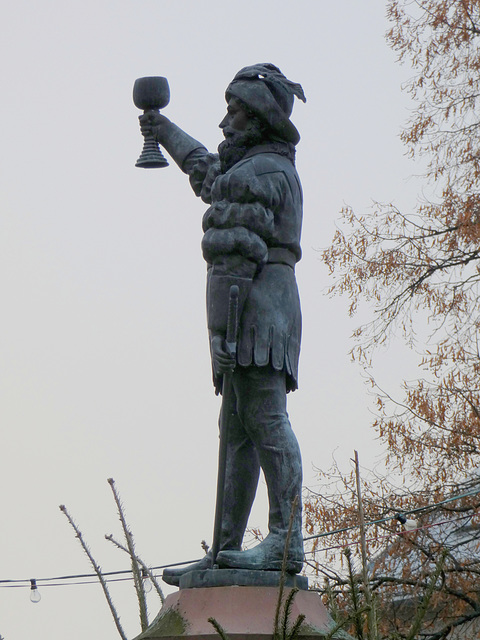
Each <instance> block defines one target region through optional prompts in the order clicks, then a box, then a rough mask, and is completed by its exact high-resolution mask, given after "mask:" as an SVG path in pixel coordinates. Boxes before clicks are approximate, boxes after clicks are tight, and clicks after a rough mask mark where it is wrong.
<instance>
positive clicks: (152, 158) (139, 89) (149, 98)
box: [133, 76, 170, 169]
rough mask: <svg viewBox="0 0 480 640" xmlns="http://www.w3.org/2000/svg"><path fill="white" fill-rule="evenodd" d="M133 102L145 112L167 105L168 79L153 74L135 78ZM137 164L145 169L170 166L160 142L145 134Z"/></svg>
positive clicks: (168, 99) (168, 96)
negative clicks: (161, 149)
mask: <svg viewBox="0 0 480 640" xmlns="http://www.w3.org/2000/svg"><path fill="white" fill-rule="evenodd" d="M133 102H134V104H135V106H136V107H138V108H139V109H143V111H144V112H145V113H146V112H147V111H151V110H154V111H159V110H160V109H163V107H166V106H167V104H168V103H169V102H170V88H169V86H168V81H167V79H166V78H162V77H160V76H153V77H146V78H138V79H137V80H135V84H134V86H133ZM135 166H136V167H143V168H144V169H151V168H155V167H168V162H167V160H166V159H165V157H164V155H163V153H162V152H161V151H160V147H159V145H158V142H157V141H156V140H155V139H154V138H153V137H152V136H149V135H146V136H145V142H144V145H143V150H142V153H141V155H140V157H139V158H138V160H137V162H136V163H135Z"/></svg>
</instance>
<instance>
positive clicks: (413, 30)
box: [305, 0, 480, 639]
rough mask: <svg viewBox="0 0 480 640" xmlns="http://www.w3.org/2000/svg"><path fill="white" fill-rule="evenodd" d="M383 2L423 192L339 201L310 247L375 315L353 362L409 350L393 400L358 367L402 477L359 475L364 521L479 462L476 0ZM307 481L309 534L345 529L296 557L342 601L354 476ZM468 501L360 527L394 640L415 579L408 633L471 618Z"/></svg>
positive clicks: (473, 577) (477, 560)
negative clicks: (412, 357) (406, 528)
mask: <svg viewBox="0 0 480 640" xmlns="http://www.w3.org/2000/svg"><path fill="white" fill-rule="evenodd" d="M387 13H388V17H389V19H390V22H391V25H392V27H391V29H390V31H389V32H388V34H387V40H388V43H389V45H390V46H391V47H392V48H393V49H394V50H395V51H396V52H397V53H398V56H399V60H400V61H401V62H403V63H408V64H410V65H411V67H412V69H413V75H412V78H411V80H410V81H409V83H408V84H407V86H406V87H405V88H406V90H407V91H409V92H410V94H411V96H412V98H413V100H414V101H415V110H414V113H413V117H412V119H411V121H410V122H409V123H408V124H407V126H406V128H405V129H404V131H403V133H402V139H403V141H404V142H405V144H406V146H407V148H408V151H409V153H410V155H411V156H412V157H413V158H423V160H424V161H426V162H427V167H428V168H427V175H426V187H425V189H426V190H427V191H428V192H429V193H430V196H429V197H428V199H423V200H422V201H419V203H418V206H417V207H416V209H415V210H414V211H411V212H408V213H407V212H402V211H400V210H398V208H396V207H394V206H393V205H388V204H380V203H376V204H375V206H374V208H373V211H372V212H371V213H369V214H366V215H359V214H358V213H356V212H355V211H353V210H352V209H351V208H350V207H346V208H345V209H344V210H343V212H342V220H341V224H340V226H339V229H338V231H337V232H336V234H335V237H334V239H333V242H332V244H331V246H330V247H329V248H328V249H326V250H325V251H324V252H323V259H324V261H325V263H326V264H327V266H328V267H329V269H330V272H331V273H332V275H333V276H334V284H333V285H332V287H331V289H330V294H331V295H336V294H343V295H346V296H348V298H349V300H350V313H351V314H355V313H356V311H357V310H358V308H359V307H360V306H361V305H362V304H364V303H365V302H367V303H368V304H369V305H370V307H372V306H373V308H374V319H373V320H372V321H371V322H369V323H368V324H366V325H363V326H361V327H360V328H359V329H358V330H357V331H356V332H355V338H356V342H355V347H354V349H353V350H352V356H353V357H354V359H356V360H359V361H360V362H362V364H363V365H364V366H365V367H366V368H367V370H369V371H371V369H370V367H371V365H372V357H373V355H374V352H375V349H376V348H377V347H378V346H379V345H382V344H386V343H387V342H388V340H389V338H390V337H391V336H392V335H398V334H400V335H402V336H403V338H404V339H405V340H406V341H407V343H408V344H411V345H412V346H414V347H415V348H416V349H417V351H418V352H419V353H420V356H421V363H420V366H421V377H419V379H418V380H416V381H414V382H404V389H405V395H404V398H403V399H398V398H396V399H392V398H391V397H390V396H389V395H388V394H386V393H385V392H383V391H381V390H380V389H378V387H376V385H375V381H374V379H373V376H372V384H373V385H374V388H375V389H376V392H377V401H378V417H377V419H376V421H375V428H376V430H377V432H378V434H379V436H380V438H381V439H382V440H383V442H384V443H385V444H386V445H387V448H388V461H387V464H388V465H389V468H390V469H391V470H392V472H393V471H395V472H396V473H397V474H398V475H399V477H403V478H404V481H405V483H404V484H402V483H400V485H399V486H401V488H400V489H399V488H398V486H393V485H392V484H390V483H389V482H388V481H387V480H386V479H385V478H374V479H373V480H372V479H370V480H369V481H368V482H367V483H365V486H364V487H363V494H364V501H365V509H366V514H367V519H368V520H371V521H374V520H383V519H384V518H385V517H390V518H391V517H393V516H394V515H395V514H396V513H400V512H409V511H411V510H413V509H416V508H421V507H425V506H427V505H432V504H433V503H438V502H442V501H443V500H445V498H447V497H448V496H451V495H452V492H454V493H455V494H458V493H461V492H462V491H463V489H464V488H465V487H467V488H469V489H471V486H472V483H473V486H479V485H478V483H479V479H478V476H476V469H477V467H478V464H479V462H480V460H479V458H477V455H479V453H480V383H479V380H480V376H479V374H480V351H479V345H478V342H479V340H478V335H479V329H480V313H479V311H480V309H479V303H478V301H479V293H480V289H479V285H480V193H479V190H478V186H477V185H478V180H479V177H480V48H479V42H480V41H479V36H480V2H479V0H388V2H387ZM471 478H474V480H473V481H472V480H471ZM467 479H470V480H467ZM321 480H322V481H323V482H322V485H323V486H325V485H326V486H327V489H326V491H324V490H323V488H322V495H315V494H311V495H310V497H309V498H308V499H307V501H306V505H305V514H306V522H307V529H308V531H309V533H310V534H312V535H313V534H315V533H318V531H332V530H337V529H342V528H347V531H345V532H341V533H338V534H335V535H334V536H330V537H328V538H317V539H314V540H313V541H312V542H311V544H312V549H311V551H310V556H309V562H310V563H311V566H312V568H313V569H314V570H315V571H316V572H317V574H318V576H319V579H320V578H322V577H323V578H324V579H326V580H327V581H328V585H327V586H325V585H324V584H323V582H322V580H320V581H319V587H320V588H321V589H323V590H324V592H325V597H326V598H332V594H333V595H334V596H336V598H335V606H338V607H340V609H342V608H344V609H345V608H348V606H349V598H350V596H349V595H348V580H347V579H346V578H345V575H346V574H345V571H344V569H345V566H343V567H342V562H343V563H345V556H344V555H342V554H341V550H342V548H344V547H345V546H346V545H347V544H348V545H352V544H353V547H352V549H355V544H356V542H358V539H356V537H355V536H358V529H357V528H356V525H357V522H358V518H357V507H356V497H355V482H354V478H353V477H349V476H345V475H343V474H342V473H340V472H339V471H338V469H333V470H331V471H330V472H328V473H327V474H324V475H323V478H321ZM328 487H330V489H329V488H328ZM405 487H411V488H410V489H409V490H406V489H405ZM478 501H479V498H478V495H469V496H466V497H464V498H462V499H460V500H457V501H454V502H449V503H446V504H444V505H443V506H441V507H437V508H436V509H427V510H426V511H422V512H419V513H421V514H422V515H421V516H419V522H420V524H421V525H422V526H424V525H426V526H428V528H426V529H421V530H420V531H417V532H414V533H409V534H405V533H401V527H400V525H399V523H398V521H397V520H395V519H389V520H387V521H383V522H379V523H378V524H376V525H372V526H370V527H369V530H368V534H367V537H368V538H369V552H370V557H373V558H375V561H372V566H371V567H370V570H371V575H372V587H373V590H374V593H376V595H377V598H378V603H379V609H380V611H381V612H382V614H383V617H382V621H381V623H380V628H381V631H382V633H383V634H385V635H386V636H387V637H408V629H407V626H406V624H405V619H406V618H408V616H409V615H410V617H411V615H412V607H413V608H414V609H415V608H416V607H418V606H419V602H420V600H421V598H422V593H425V590H426V587H427V584H428V585H429V588H431V589H433V591H432V594H433V595H432V596H431V601H430V603H429V607H428V612H427V616H426V618H425V620H424V621H423V626H422V630H421V631H420V632H419V635H418V637H425V638H438V639H440V638H444V637H446V636H447V634H448V633H449V632H450V631H451V630H452V629H454V628H455V627H456V626H458V625H459V624H464V623H466V622H467V621H469V620H472V619H473V620H474V619H477V618H480V587H478V585H479V584H480V581H479V571H480V549H479V548H478V545H479V538H480V534H479V529H478V525H479V520H478V515H477V509H478V506H479V503H478ZM460 517H462V518H464V519H463V520H459V518H460ZM442 522H443V523H444V524H440V523H442ZM431 525H432V526H431ZM350 527H353V528H352V529H350ZM326 547H331V548H330V550H326V551H325V548H326ZM444 550H446V556H445V564H444V566H443V567H442V569H441V571H440V573H439V576H440V577H439V579H438V581H436V583H435V585H434V586H433V587H432V586H431V584H430V583H429V582H428V580H429V576H432V575H433V574H434V572H435V567H437V561H438V558H439V556H440V555H441V554H442V553H443V551H444ZM408 607H410V610H409V609H408ZM395 634H397V635H395ZM371 637H372V636H371ZM472 637H477V636H472Z"/></svg>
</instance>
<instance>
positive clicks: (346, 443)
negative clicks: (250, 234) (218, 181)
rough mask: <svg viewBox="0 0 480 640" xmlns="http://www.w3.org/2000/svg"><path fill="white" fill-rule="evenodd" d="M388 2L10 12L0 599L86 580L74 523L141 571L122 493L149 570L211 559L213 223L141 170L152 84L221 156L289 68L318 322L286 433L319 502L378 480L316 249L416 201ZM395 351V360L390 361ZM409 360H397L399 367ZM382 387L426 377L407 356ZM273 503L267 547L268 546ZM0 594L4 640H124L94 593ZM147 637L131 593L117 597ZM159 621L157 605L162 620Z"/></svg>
mask: <svg viewBox="0 0 480 640" xmlns="http://www.w3.org/2000/svg"><path fill="white" fill-rule="evenodd" d="M383 4H384V3H383V2H382V0H362V2H359V1H358V0H337V2H331V1H329V2H327V1H325V0H315V1H314V0H296V2H295V4H293V3H291V2H287V1H286V0H275V1H273V0H272V1H269V0H243V2H241V3H239V2H236V3H227V2H225V1H224V0H223V1H220V0H205V1H204V2H199V1H196V2H193V1H191V0H182V1H179V0H141V1H140V2H138V1H137V2H134V1H133V0H115V1H114V0H81V1H80V0H68V2H61V1H60V0H42V2H31V1H30V0H15V2H9V3H3V7H2V10H1V14H0V18H1V24H2V55H1V56H0V65H1V80H2V89H3V90H2V99H1V103H0V110H1V117H0V127H1V138H0V139H1V154H0V162H1V171H0V203H1V209H0V211H1V215H0V244H1V247H0V294H1V301H2V309H1V314H0V345H1V347H0V421H1V428H2V444H1V447H0V474H1V480H2V482H1V485H2V493H1V498H0V505H1V510H0V514H1V526H0V540H1V549H2V553H1V561H0V580H6V579H28V578H37V579H40V578H46V577H56V576H64V575H70V574H81V573H89V572H90V571H91V569H90V566H89V565H88V561H87V559H86V557H85V556H84V555H83V554H82V552H81V550H80V547H79V545H78V542H77V541H76V540H75V538H74V536H73V533H72V532H71V530H70V529H69V526H68V524H67V522H66V520H65V519H64V517H63V516H62V514H61V513H60V511H59V510H58V505H59V504H61V503H65V504H66V505H67V507H68V508H69V509H70V511H71V512H72V514H73V515H74V516H75V517H76V519H77V521H78V523H79V525H80V528H81V529H82V531H83V533H84V534H85V536H86V538H87V540H88V541H89V543H90V546H91V548H92V550H93V552H94V554H95V555H96V557H97V559H98V561H99V562H100V563H101V565H102V567H103V569H104V570H105V571H114V570H119V569H126V568H128V565H129V563H128V559H127V558H126V557H124V556H122V554H121V552H119V551H117V550H115V549H113V548H111V545H109V544H108V543H107V542H106V541H104V540H103V535H104V534H105V533H115V534H116V535H117V536H120V533H119V523H118V519H117V517H116V513H115V509H114V504H113V501H112V499H111V496H110V489H109V487H108V485H107V482H106V479H107V478H108V477H111V476H113V477H114V478H115V480H116V481H117V485H118V488H119V490H120V492H121V494H122V496H123V498H124V501H125V504H126V508H127V515H128V517H129V521H130V523H131V526H132V529H133V531H134V534H135V536H136V542H137V549H138V552H139V553H140V555H141V556H142V557H143V558H144V559H145V560H146V561H147V563H149V564H151V565H153V566H156V565H160V564H164V563H169V562H176V561H181V560H187V559H190V558H196V557H199V556H201V555H202V552H201V549H200V541H201V540H202V539H203V538H205V539H206V540H207V541H208V542H209V543H210V542H211V535H212V523H213V508H214V499H215V495H214V494H215V483H216V457H217V433H218V432H217V415H218V410H219V406H220V404H219V399H218V398H217V397H215V395H214V393H213V389H212V385H211V376H210V362H209V353H208V342H207V333H206V328H205V312H204V296H205V294H204V285H205V264H204V261H203V259H202V256H201V251H200V241H201V236H202V231H201V216H202V214H203V211H204V209H205V206H204V204H203V203H202V202H201V201H200V200H198V199H196V198H195V197H194V195H193V192H191V190H190V187H189V184H188V180H187V179H186V177H185V176H184V175H183V174H182V173H181V172H180V171H179V170H178V168H177V167H176V166H175V165H174V164H173V163H172V166H170V167H168V168H166V169H161V170H142V169H137V168H135V166H134V165H135V161H136V159H137V157H138V155H139V153H140V151H141V147H142V138H141V135H140V133H139V130H138V122H137V117H138V115H139V112H138V110H137V109H136V108H135V106H134V105H133V103H132V97H131V96H132V87H133V82H134V80H135V78H137V77H139V76H145V75H163V76H166V77H167V78H168V80H169V83H170V88H171V102H170V105H169V106H168V107H167V108H166V109H165V114H166V115H168V116H169V117H170V118H171V119H173V120H174V121H175V122H177V123H178V124H179V125H180V126H182V127H183V128H185V129H186V130H187V131H188V132H189V133H190V134H191V135H193V136H194V137H196V138H197V139H199V140H201V141H202V142H203V143H204V144H205V145H206V146H207V147H208V148H209V149H211V150H215V149H216V146H217V145H218V143H219V142H220V141H221V132H220V130H219V129H218V123H219V122H220V121H221V119H222V118H223V115H224V111H225V101H224V90H225V88H226V86H227V84H228V83H229V81H230V80H231V79H232V78H233V76H234V75H235V73H236V72H237V71H238V70H239V69H240V68H241V67H243V66H246V65H248V64H253V63H256V62H273V63H274V64H276V65H278V66H279V67H280V68H281V70H282V71H283V72H284V73H285V74H286V75H287V77H288V78H290V79H291V80H293V81H296V82H300V83H301V84H302V85H303V88H304V90H305V94H306V96H307V103H306V104H303V103H300V102H297V104H296V106H295V109H294V114H293V117H292V119H293V121H294V123H295V125H296V126H297V128H298V129H299V131H300V133H301V135H302V140H301V142H300V144H299V146H298V153H297V166H298V171H299V174H300V177H301V180H302V183H303V188H304V193H305V208H304V228H303V252H304V258H303V260H302V262H301V263H300V264H299V265H298V268H297V276H298V282H299V287H300V295H301V300H302V308H303V315H304V338H303V346H302V356H301V362H300V389H299V391H298V392H296V393H295V394H293V395H291V396H289V412H290V416H291V420H292V424H293V427H294V429H295V431H296V433H297V436H298V439H299V442H300V446H301V449H302V452H303V459H304V468H305V472H304V475H305V484H306V485H307V486H315V485H316V479H315V467H318V468H326V467H328V466H329V465H330V462H331V457H332V454H333V452H334V451H335V452H336V453H335V455H336V457H337V458H338V460H339V462H340V464H341V465H342V466H344V467H345V468H348V461H349V458H350V457H352V455H353V450H354V449H357V450H358V451H359V455H360V459H361V461H362V462H363V464H364V465H365V466H372V465H374V464H376V463H377V462H378V461H380V460H381V459H382V453H381V450H380V448H379V447H378V444H377V443H376V442H375V434H374V432H373V431H372V430H371V428H370V422H371V413H370V411H371V403H372V401H371V398H370V396H369V395H368V389H367V387H366V386H365V384H364V380H363V378H362V375H361V371H360V370H359V369H358V368H356V366H355V365H353V364H351V363H350V360H349V356H348V351H349V349H350V348H351V346H352V343H351V341H350V334H351V332H352V330H353V328H354V326H355V323H352V321H351V320H349V319H348V318H347V314H346V306H347V303H346V301H345V300H330V299H328V298H327V297H325V296H324V291H325V288H326V287H327V286H328V283H329V279H328V274H327V271H326V268H325V267H324V266H323V264H322V263H321V261H320V259H319V249H321V248H322V247H325V246H327V245H328V244H329V242H330V241H331V238H332V236H333V233H334V230H335V222H336V220H338V216H339V211H340V209H341V208H342V206H343V205H344V204H345V203H348V204H351V205H353V206H354V207H355V208H356V209H357V210H358V211H359V212H366V211H367V210H368V208H369V207H370V206H371V203H372V200H373V199H376V200H380V201H392V200H393V201H394V202H395V203H396V204H397V205H398V206H401V207H407V208H408V206H409V205H410V204H411V203H412V202H414V201H415V197H416V191H417V189H418V185H417V183H416V182H415V181H412V180H410V181H409V180H408V178H409V176H410V175H412V174H414V173H415V172H416V168H415V167H414V166H413V165H412V164H411V162H410V161H409V160H407V159H406V157H405V156H404V149H403V147H402V145H401V143H400V141H399V137H398V134H399V132H400V129H401V126H402V124H404V123H405V121H406V119H407V118H408V110H409V107H410V106H411V105H410V103H409V101H408V97H407V96H406V95H405V94H404V93H402V91H401V84H402V82H403V81H404V80H405V79H406V78H407V76H408V69H405V68H402V67H400V66H399V65H398V64H396V63H395V56H394V54H393V53H392V52H391V51H390V50H389V49H388V48H387V46H386V44H385V41H384V33H385V31H386V29H387V27H388V25H387V23H386V19H385V16H384V6H383ZM392 349H394V347H392ZM399 354H401V355H399ZM382 358H383V363H384V365H383V368H381V369H380V370H379V375H380V376H381V381H382V382H383V383H384V386H386V385H389V388H393V387H395V385H398V383H399V376H400V375H401V374H402V372H403V371H405V372H406V373H405V375H408V372H409V371H410V372H411V370H410V367H411V366H412V365H411V362H410V359H409V358H408V354H407V355H406V356H405V355H404V354H403V352H400V351H399V353H397V352H396V351H395V350H391V351H389V352H388V353H387V354H384V355H383V356H382ZM264 494H265V487H264V483H263V481H262V482H261V485H260V488H259V496H258V505H257V506H256V507H255V509H254V512H253V514H252V518H251V524H252V525H253V526H259V527H261V528H263V529H265V526H266V504H265V497H264ZM60 584H61V586H49V587H47V586H45V587H44V588H41V593H42V600H41V602H40V603H39V604H37V605H33V604H31V603H30V601H29V592H28V588H25V587H21V588H12V587H8V588H4V587H1V583H0V635H2V636H3V637H4V640H25V639H26V638H38V639H39V640H47V639H48V640H57V639H58V640H63V639H64V638H65V637H66V636H67V635H68V638H69V640H80V639H82V640H84V638H86V637H89V638H93V637H95V638H102V639H103V640H110V639H112V640H113V639H114V638H116V637H118V636H117V632H116V630H115V627H114V625H113V622H112V620H111V618H110V614H109V612H108V610H107V606H106V604H105V602H104V600H103V595H102V593H101V590H100V587H99V586H98V585H96V584H93V585H81V586H68V585H67V584H65V583H64V582H61V583H60ZM112 594H113V597H114V599H115V600H116V602H117V603H118V608H119V611H120V614H121V616H122V620H123V622H124V624H125V628H126V631H127V634H128V635H129V637H133V636H135V635H136V634H137V633H138V631H139V624H138V621H137V612H136V604H135V599H134V595H133V586H132V583H131V582H126V583H118V584H114V585H112ZM157 608H158V605H157V604H156V602H154V601H153V600H152V603H151V609H152V613H155V611H156V609H157Z"/></svg>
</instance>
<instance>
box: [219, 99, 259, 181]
mask: <svg viewBox="0 0 480 640" xmlns="http://www.w3.org/2000/svg"><path fill="white" fill-rule="evenodd" d="M219 127H220V128H221V129H222V131H223V135H224V136H225V140H224V141H223V142H221V143H220V144H219V146H218V153H219V156H220V166H221V169H222V173H225V172H226V171H228V170H229V169H231V168H232V167H233V166H234V165H235V164H236V163H237V162H240V160H241V159H242V158H243V156H244V155H245V154H246V153H247V151H248V150H249V149H251V148H252V147H255V146H256V145H259V144H261V143H262V142H264V141H265V137H264V134H265V127H264V126H263V125H262V123H261V122H260V120H259V119H258V118H256V117H255V116H252V115H249V114H248V113H247V111H245V109H244V108H243V107H242V104H241V102H239V101H238V100H236V99H235V98H231V99H230V100H229V101H228V106H227V115H226V116H225V118H224V119H223V120H222V121H221V123H220V124H219Z"/></svg>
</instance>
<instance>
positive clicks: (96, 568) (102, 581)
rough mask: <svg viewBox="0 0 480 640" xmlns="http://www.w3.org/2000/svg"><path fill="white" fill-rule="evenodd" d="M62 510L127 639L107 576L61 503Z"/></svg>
mask: <svg viewBox="0 0 480 640" xmlns="http://www.w3.org/2000/svg"><path fill="white" fill-rule="evenodd" d="M60 511H61V512H62V513H64V514H65V517H66V518H67V520H68V521H69V523H70V525H71V526H72V528H73V530H74V531H75V535H76V537H77V538H78V540H79V542H80V544H81V545H82V549H83V550H84V552H85V553H86V554H87V556H88V559H89V560H90V564H91V565H92V567H93V569H94V571H95V573H96V574H97V577H98V579H99V581H100V584H101V585H102V589H103V593H104V594H105V598H106V599H107V603H108V606H109V607H110V611H111V613H112V616H113V620H114V622H115V626H116V627H117V631H118V633H119V634H120V636H121V638H122V640H127V636H126V635H125V633H124V631H123V629H122V625H121V624H120V618H119V616H118V613H117V611H116V609H115V606H114V604H113V601H112V598H111V597H110V592H109V590H108V587H107V583H106V582H105V578H104V577H103V574H102V570H101V568H100V566H99V565H98V564H97V563H96V561H95V559H94V557H93V556H92V554H91V551H90V549H89V548H88V546H87V544H86V542H85V540H84V539H83V536H82V533H81V531H80V529H79V528H78V526H77V525H76V524H75V521H74V520H73V518H72V517H71V515H70V514H69V513H68V511H67V508H66V506H65V505H64V504H61V505H60Z"/></svg>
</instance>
